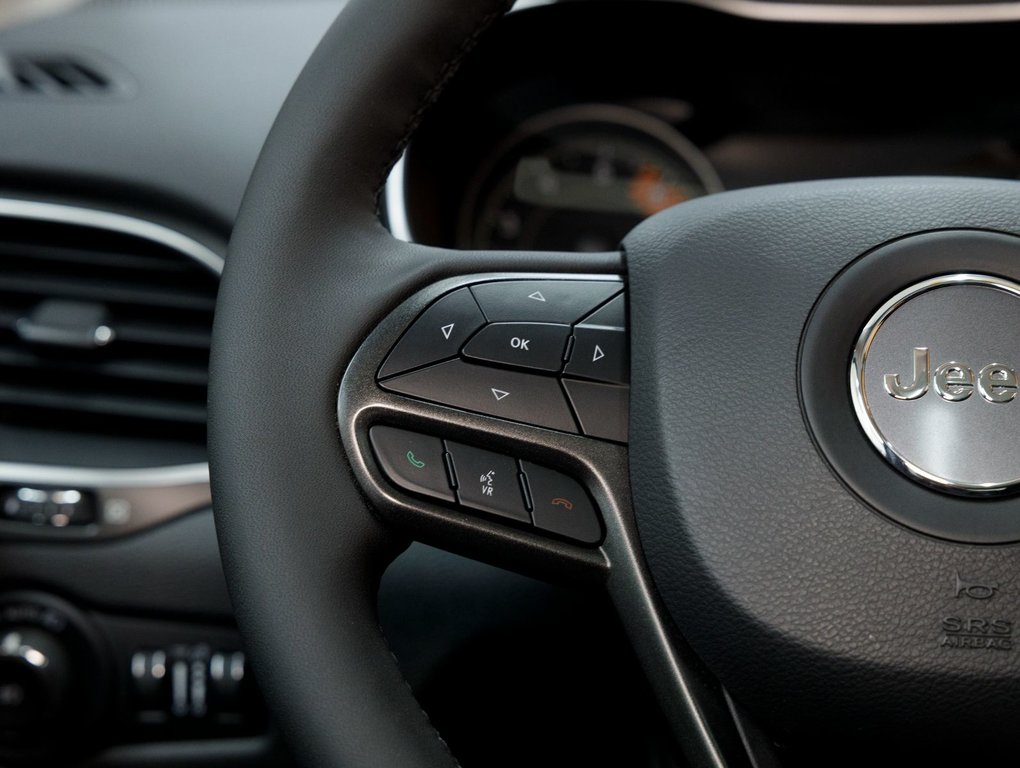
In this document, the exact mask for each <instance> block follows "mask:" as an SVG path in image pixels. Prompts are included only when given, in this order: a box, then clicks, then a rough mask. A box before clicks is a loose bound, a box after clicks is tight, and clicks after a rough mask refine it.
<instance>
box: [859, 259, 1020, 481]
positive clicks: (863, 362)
mask: <svg viewBox="0 0 1020 768" xmlns="http://www.w3.org/2000/svg"><path fill="white" fill-rule="evenodd" d="M951 285H979V286H984V287H987V288H995V289H997V290H1000V291H1005V292H1006V293H1009V294H1011V295H1013V296H1016V297H1017V298H1020V285H1018V284H1017V283H1014V282H1013V281H1012V280H1004V279H1003V278H1001V277H994V276H992V275H979V274H971V273H963V272H961V273H957V274H954V275H942V276H941V277H933V278H931V279H929V280H923V281H921V282H920V283H915V284H914V285H912V286H910V287H909V288H904V289H903V290H902V291H900V292H899V293H897V294H896V295H895V296H893V297H892V298H891V299H889V300H888V301H886V302H885V304H883V305H882V306H881V307H879V308H878V309H877V310H876V311H875V313H874V314H872V316H871V318H870V319H869V320H868V322H867V323H865V324H864V328H863V330H861V334H860V336H858V338H857V344H856V345H855V346H854V352H853V357H852V358H851V360H850V399H851V400H852V401H853V406H854V413H856V414H857V421H858V422H859V423H860V425H861V429H863V430H864V434H865V435H867V437H868V440H870V441H871V444H872V445H873V446H875V449H876V450H877V451H878V452H879V453H880V454H881V455H882V456H883V457H884V458H885V460H886V461H888V462H889V463H890V464H892V465H893V466H894V467H896V468H897V469H898V470H900V471H901V472H902V473H903V474H905V475H907V476H908V477H912V478H913V479H915V480H917V481H918V482H920V483H923V484H924V485H927V486H929V487H931V488H937V489H939V490H943V491H949V492H951V493H956V494H966V495H974V496H977V495H987V494H995V493H1002V492H1003V491H1006V490H1009V489H1010V488H1012V487H1014V486H1016V485H1017V484H1020V477H1017V478H1014V479H1012V480H1009V481H1008V482H1005V483H965V482H960V481H955V480H952V481H950V480H946V479H945V478H942V477H939V476H938V475H933V474H932V473H931V472H928V471H926V470H924V469H922V468H921V467H919V466H917V465H916V464H914V463H913V462H911V461H909V460H907V459H906V458H904V457H903V456H901V455H900V454H899V453H898V452H897V451H896V448H895V447H894V446H893V445H892V444H891V443H890V442H889V441H888V440H887V439H886V437H885V435H883V434H882V430H880V429H879V428H878V425H877V424H876V423H875V419H874V417H873V416H872V413H871V407H870V406H869V405H868V395H867V392H866V391H865V386H864V375H865V368H866V367H867V362H868V352H869V351H870V350H871V345H872V344H873V343H874V341H875V337H876V336H878V332H879V330H880V329H881V328H882V325H883V323H885V321H886V320H887V319H888V318H889V316H890V315H892V314H893V312H895V311H896V310H897V309H899V308H900V307H901V306H903V305H904V304H905V303H907V302H908V301H910V300H911V299H913V298H915V297H916V296H920V295H921V294H922V293H926V292H928V291H932V290H935V289H936V288H944V287H946V286H951Z"/></svg>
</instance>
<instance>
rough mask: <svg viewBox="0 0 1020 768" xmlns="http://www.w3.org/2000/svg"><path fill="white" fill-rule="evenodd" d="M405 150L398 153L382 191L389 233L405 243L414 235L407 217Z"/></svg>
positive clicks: (411, 239)
mask: <svg viewBox="0 0 1020 768" xmlns="http://www.w3.org/2000/svg"><path fill="white" fill-rule="evenodd" d="M406 162H407V150H406V149H405V150H404V151H403V152H401V153H400V159H399V160H397V163H396V165H394V166H393V170H391V171H390V175H389V177H387V179H386V187H385V192H384V198H385V204H386V222H387V223H388V224H389V227H390V234H391V235H393V236H394V237H395V238H396V239H397V240H403V241H404V242H405V243H413V242H414V235H413V234H412V233H411V220H410V219H409V218H408V217H407V197H406V190H405V188H404V184H405V183H406V179H407V168H406Z"/></svg>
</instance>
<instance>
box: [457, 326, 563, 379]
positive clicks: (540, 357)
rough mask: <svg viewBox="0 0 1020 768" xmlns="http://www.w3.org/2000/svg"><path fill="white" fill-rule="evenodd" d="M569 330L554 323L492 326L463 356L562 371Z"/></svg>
mask: <svg viewBox="0 0 1020 768" xmlns="http://www.w3.org/2000/svg"><path fill="white" fill-rule="evenodd" d="M569 338H570V326H569V325H559V324H553V323H492V324H490V325H487V326H486V327H485V328H483V329H482V330H481V331H479V332H478V333H477V334H475V336H474V338H472V339H471V341H469V342H468V343H467V346H465V347H464V353H463V354H464V356H465V357H473V358H477V359H479V360H486V361H488V362H491V363H503V364H505V365H515V366H518V367H521V368H532V369H535V370H539V371H552V372H556V371H559V369H560V368H562V367H563V353H564V352H565V351H566V349H567V339H569Z"/></svg>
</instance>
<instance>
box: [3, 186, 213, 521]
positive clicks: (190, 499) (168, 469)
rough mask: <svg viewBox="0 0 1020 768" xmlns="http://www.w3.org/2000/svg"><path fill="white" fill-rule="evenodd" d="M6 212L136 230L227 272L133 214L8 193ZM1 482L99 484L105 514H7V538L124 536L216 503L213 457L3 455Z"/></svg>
mask: <svg viewBox="0 0 1020 768" xmlns="http://www.w3.org/2000/svg"><path fill="white" fill-rule="evenodd" d="M2 218H19V219H29V220H32V221H49V222H54V223H59V224H73V225H77V226H82V227H90V228H93V229H105V230H108V231H111V232H119V233H121V234H126V235H132V236H134V237H138V238H141V239H144V240H149V241H151V242H154V243H158V244H160V245H163V246H166V247H167V248H171V249H173V250H175V251H177V252H179V253H181V254H183V255H184V256H187V257H188V258H190V259H192V260H193V261H195V262H197V263H198V264H200V265H202V266H203V267H205V268H207V269H208V270H209V271H210V272H212V273H213V274H215V275H216V276H217V277H218V276H219V275H221V274H222V273H223V265H224V258H223V256H221V255H220V254H218V253H216V252H215V251H213V250H212V249H211V248H209V247H208V246H206V245H203V244H202V243H200V242H198V241H197V240H195V239H193V238H191V237H189V236H188V235H185V234H182V233H180V232H178V231H177V230H174V229H170V228H169V227H166V226H163V225H162V224H156V223H154V222H151V221H147V220H145V219H139V218H135V217H133V216H128V215H125V214H120V213H112V212H110V211H102V210H97V209H94V208H82V207H80V206H74V205H66V204H63V203H44V202H37V201H34V200H17V199H11V198H0V219H2ZM0 483H2V484H4V485H43V486H49V487H56V488H67V489H75V490H86V491H92V492H93V493H95V494H96V500H97V503H98V507H99V509H98V512H99V514H100V519H99V521H98V522H97V523H96V524H94V525H86V526H80V527H77V526H68V527H66V528H51V527H37V526H33V525H31V524H28V523H24V522H16V521H10V520H0V538H47V539H62V540H66V539H82V538H89V539H95V538H108V537H111V536H121V535H124V534H128V533H134V532H136V531H139V530H143V529H145V528H149V527H152V526H154V525H158V524H160V523H163V522H166V521H168V520H171V519H173V518H176V517H180V516H182V515H185V514H187V513H189V512H192V511H195V510H197V509H204V508H207V507H209V506H210V504H211V503H212V494H211V491H210V488H209V465H208V464H206V463H197V464H183V465H171V466H160V467H138V468H129V469H105V468H97V467H70V466H58V465H50V464H27V463H19V462H5V461H0Z"/></svg>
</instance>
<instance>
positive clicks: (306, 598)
mask: <svg viewBox="0 0 1020 768" xmlns="http://www.w3.org/2000/svg"><path fill="white" fill-rule="evenodd" d="M505 5H506V3H505V2H503V0H499V2H495V1H485V2H479V1H477V0H471V1H468V0H433V1H431V2H427V3H426V2H421V0H385V1H382V0H352V2H351V3H350V4H349V5H348V6H347V7H346V8H345V10H344V11H343V12H342V13H341V15H340V17H339V18H338V20H337V22H336V23H335V24H334V25H333V27H332V28H331V29H330V31H329V32H328V33H327V34H326V36H325V37H324V39H323V41H322V43H321V44H320V46H319V48H318V49H317V50H316V52H315V54H314V55H313V56H312V58H311V59H310V61H309V62H308V64H307V66H306V67H305V69H304V71H303V73H302V75H301V76H300V77H299V79H298V81H297V82H296V84H295V86H294V88H293V90H292V92H291V93H290V95H289V97H288V99H287V101H286V103H285V105H284V107H283V109H282V111H281V113H280V116H279V117H278V119H277V121H276V123H275V125H274V127H273V129H272V131H271V133H270V136H269V138H268V140H267V142H266V145H265V147H264V149H263V152H262V155H261V157H260V159H259V162H258V164H257V166H256V169H255V172H254V174H253V177H252V180H251V184H250V186H249V188H248V191H247V193H246V196H245V199H244V202H243V204H242V210H241V213H240V217H239V219H238V222H237V226H236V229H235V232H234V237H233V240H232V242H231V245H230V252H229V257H228V259H227V267H226V270H225V273H224V275H223V281H222V284H221V288H220V295H219V306H218V310H217V316H216V323H215V329H214V340H213V353H212V361H211V384H210V458H211V466H212V482H213V493H214V499H215V510H216V522H217V531H218V535H219V541H220V547H221V551H222V557H223V563H224V569H225V573H226V575H227V579H228V585H229V588H230V591H231V597H232V600H233V603H234V607H235V610H236V615H237V619H238V622H239V625H240V628H241V631H242V633H243V635H244V637H245V640H246V643H247V645H248V648H249V651H250V653H251V656H252V659H253V664H254V668H255V670H256V675H257V677H258V679H259V682H260V684H261V686H262V688H263V690H264V692H265V694H266V698H267V700H268V702H269V704H270V707H271V709H272V710H273V712H274V714H275V716H276V717H277V719H278V722H279V723H280V725H281V728H282V730H283V731H284V734H285V736H286V738H287V741H288V743H289V745H290V746H291V748H292V749H293V750H294V752H295V754H296V756H297V757H298V758H299V760H300V761H301V762H302V763H303V764H304V765H308V766H317V767H319V768H322V767H323V766H345V768H357V767H358V766H365V767H367V766H402V767H406V766H416V765H420V766H449V765H452V764H454V762H455V761H454V760H453V758H452V756H451V755H450V754H449V751H448V750H447V749H446V746H445V744H444V743H443V742H442V741H441V740H440V739H439V738H438V736H437V734H436V733H435V731H434V729H433V728H432V727H431V725H430V724H429V722H428V720H427V718H426V716H425V715H424V713H423V712H422V711H421V709H420V708H419V707H418V705H417V703H416V702H415V700H414V698H413V696H412V695H411V693H410V690H409V689H408V687H407V685H406V683H405V682H404V680H403V678H402V676H401V674H400V672H399V671H398V669H397V666H396V664H395V663H394V660H393V658H392V656H391V654H390V652H389V650H388V648H387V646H386V643H385V641H384V639H383V637H382V634H381V632H380V631H379V628H378V622H377V617H376V592H377V588H378V580H379V575H380V573H381V572H382V569H383V568H384V566H385V565H386V563H388V562H389V561H390V560H391V559H392V557H393V556H394V554H395V553H396V552H397V551H399V549H400V548H401V547H402V546H403V542H402V541H401V540H400V539H399V538H398V537H395V536H393V535H392V534H391V533H390V532H389V531H388V530H386V529H385V528H384V526H383V525H382V524H381V523H380V522H379V521H378V520H377V519H376V518H375V517H373V516H372V514H371V513H370V512H368V511H367V509H366V507H365V504H364V502H363V499H362V497H361V495H360V493H359V491H358V488H357V487H356V485H355V483H354V480H353V478H352V475H351V473H350V469H349V467H348V466H347V464H346V460H345V457H344V455H343V452H342V449H341V445H340V439H339V435H338V432H337V425H336V397H337V391H338V387H339V382H340V378H341V376H342V374H343V370H344V367H345V365H346V361H348V360H350V358H351V357H352V356H353V353H354V351H355V350H356V349H357V346H358V345H359V344H360V342H361V340H362V339H363V338H364V337H365V336H366V335H367V334H368V332H369V330H370V329H371V327H372V326H373V324H374V323H375V321H376V320H377V319H378V317H379V316H380V314H381V313H383V312H385V311H387V310H388V309H389V308H391V307H392V306H393V305H394V304H395V303H396V302H397V301H399V300H401V299H403V298H405V297H406V296H407V295H408V294H409V293H410V292H411V291H412V290H413V288H414V287H416V286H419V285H421V284H423V283H424V282H426V281H427V280H429V279H433V278H438V277H441V276H443V275H444V274H450V273H453V272H455V271H456V270H458V269H463V268H464V263H463V262H458V260H457V259H456V258H449V259H445V260H441V259H440V256H441V254H439V253H434V252H432V251H429V250H428V249H423V248H415V247H412V246H407V245H405V244H402V243H398V242H396V241H394V240H392V238H390V236H389V234H388V233H387V232H385V230H384V229H383V228H382V226H381V225H380V223H379V221H378V218H377V216H376V210H375V209H376V199H377V194H378V191H379V189H380V187H381V185H382V183H383V181H384V179H385V178H386V175H387V173H388V171H389V168H390V166H391V165H392V163H393V161H394V160H395V159H396V157H397V156H398V154H399V152H400V150H401V148H402V146H403V143H404V142H405V141H406V138H407V136H408V135H409V133H410V131H411V130H412V129H413V127H414V125H415V124H416V122H417V120H418V118H419V117H420V115H421V113H422V111H423V110H424V109H425V108H426V107H427V106H428V104H429V103H431V101H432V99H433V98H434V97H435V96H436V95H437V94H438V91H439V89H440V88H441V87H442V85H443V84H444V83H445V81H446V80H447V79H448V78H449V77H450V76H451V75H452V73H453V72H454V71H455V69H456V67H457V64H458V63H459V61H460V59H461V57H462V56H463V54H464V53H465V52H466V51H468V50H469V49H470V47H471V45H472V44H473V43H474V41H475V39H476V37H477V35H479V34H481V32H482V31H483V30H484V29H485V28H486V27H487V26H488V25H489V24H490V23H491V22H492V21H493V20H494V19H495V18H497V17H498V16H499V14H500V13H501V12H502V11H503V10H504V6H505ZM524 261H526V259H525V260H523V261H522V263H524Z"/></svg>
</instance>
